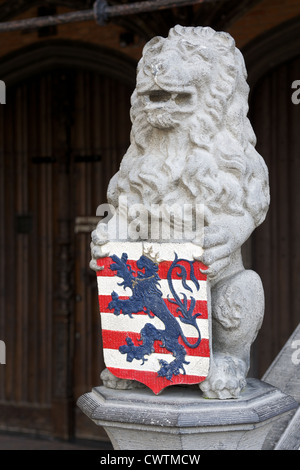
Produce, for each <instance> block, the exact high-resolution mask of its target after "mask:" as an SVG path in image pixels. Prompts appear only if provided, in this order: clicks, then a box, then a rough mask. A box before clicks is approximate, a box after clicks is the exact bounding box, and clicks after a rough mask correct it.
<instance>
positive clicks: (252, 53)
mask: <svg viewBox="0 0 300 470" xmlns="http://www.w3.org/2000/svg"><path fill="white" fill-rule="evenodd" d="M299 28H300V16H298V17H297V18H293V19H292V20H290V21H287V22H285V23H283V24H281V25H279V26H277V27H276V28H274V29H271V30H270V31H267V32H266V33H264V34H262V35H260V36H259V37H258V38H256V39H254V40H253V41H251V42H250V43H249V44H248V45H247V46H245V47H244V48H243V49H242V53H243V55H244V58H245V62H246V66H247V71H248V83H249V86H250V92H252V91H253V89H254V87H255V85H256V84H257V82H258V81H259V79H260V78H262V77H263V76H264V75H265V74H266V73H267V72H268V71H269V70H270V69H272V68H274V67H276V66H278V65H280V64H282V63H284V62H287V61H289V60H290V59H293V58H294V57H296V56H298V55H299V51H300V36H299Z"/></svg>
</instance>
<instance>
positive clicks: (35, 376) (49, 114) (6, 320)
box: [0, 68, 132, 438]
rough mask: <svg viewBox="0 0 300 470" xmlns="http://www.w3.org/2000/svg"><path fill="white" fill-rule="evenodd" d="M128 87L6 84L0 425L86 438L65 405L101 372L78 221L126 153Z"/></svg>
mask: <svg viewBox="0 0 300 470" xmlns="http://www.w3.org/2000/svg"><path fill="white" fill-rule="evenodd" d="M131 91H132V90H131V89H130V87H129V86H128V85H123V84H122V83H121V82H119V81H118V80H117V79H113V78H110V77H107V76H103V75H102V74H101V73H100V72H92V71H83V70H78V69H70V68H69V69H61V68H60V69H57V70H52V71H49V72H45V73H43V74H41V75H39V76H35V77H32V78H30V79H28V80H27V81H26V82H22V83H20V84H17V85H15V86H14V87H12V88H8V93H7V104H6V105H5V106H1V108H0V164H1V168H0V191H1V198H0V216H1V225H0V250H1V256H0V286H1V288H0V305H1V315H0V339H1V340H2V341H5V344H6V365H5V366H4V365H1V366H0V429H13V430H26V431H28V432H38V433H46V434H51V435H55V436H59V437H64V438H67V437H70V436H72V435H76V436H78V437H90V436H91V435H92V434H93V433H94V428H93V427H92V426H90V423H88V419H87V418H86V420H85V419H84V418H85V417H84V416H79V414H78V412H77V407H76V400H77V398H78V397H79V396H80V394H82V393H85V392H87V391H89V390H90V389H91V387H92V386H95V385H98V384H100V378H99V374H100V372H101V370H102V368H103V361H102V355H101V336H100V323H99V310H98V304H97V291H96V278H95V274H94V273H93V272H92V271H90V269H89V258H90V254H89V244H90V232H86V231H85V230H86V228H83V226H82V224H80V220H81V221H82V219H80V218H82V217H84V218H86V217H87V216H92V217H93V216H95V215H96V209H97V206H98V205H99V204H101V203H102V202H105V193H106V188H107V183H108V181H109V179H110V177H111V176H112V175H113V173H114V172H115V171H117V169H118V164H119V161H120V159H121V157H122V154H123V153H124V150H125V149H126V147H127V146H128V142H129V132H130V122H129V100H130V94H131ZM84 220H86V219H84ZM78 221H79V222H78ZM95 428H96V427H95ZM97 435H98V437H99V431H97Z"/></svg>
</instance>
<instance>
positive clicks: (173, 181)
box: [108, 26, 269, 225]
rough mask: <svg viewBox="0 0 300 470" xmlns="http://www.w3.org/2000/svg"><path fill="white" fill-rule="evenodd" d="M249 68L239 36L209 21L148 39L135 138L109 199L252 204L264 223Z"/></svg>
mask: <svg viewBox="0 0 300 470" xmlns="http://www.w3.org/2000/svg"><path fill="white" fill-rule="evenodd" d="M246 75H247V74H246V68H245V64H244V59H243V57H242V54H241V53H240V51H239V50H238V49H237V48H236V47H235V43H234V40H233V38H232V37H231V36H230V35H229V34H227V33H223V32H215V31H214V30H213V29H211V28H209V27H181V26H176V27H175V28H173V29H171V30H170V32H169V35H168V37H167V38H162V37H156V38H153V39H152V40H151V41H150V42H149V43H148V44H146V46H145V48H144V51H143V57H142V58H141V60H140V62H139V64H138V68H137V83H136V88H135V90H134V92H133V95H132V99H131V105H132V106H131V120H132V131H131V145H130V147H129V149H128V151H127V153H126V154H125V156H124V158H123V160H122V163H121V166H120V170H119V172H118V173H117V174H116V175H115V177H114V178H113V179H112V181H111V183H110V186H109V189H108V198H109V201H110V202H111V203H113V204H117V198H118V196H119V195H120V194H121V193H125V194H126V195H130V196H131V198H132V199H131V200H132V202H141V203H143V204H146V205H149V204H151V203H173V202H174V201H176V202H178V200H180V201H182V203H185V202H186V203H187V202H191V201H195V200H196V201H199V202H205V204H206V206H207V207H208V209H209V210H210V211H213V212H220V213H222V212H224V211H227V212H230V213H232V214H236V215H239V214H243V213H244V211H249V212H250V213H251V215H252V217H253V219H254V220H255V222H256V225H258V224H259V223H261V222H262V221H263V220H264V218H265V215H266V211H267V208H268V205H269V192H268V173H267V169H266V166H265V164H264V161H263V159H262V158H261V156H260V155H259V154H258V153H257V152H256V150H255V148H254V146H255V144H256V138H255V134H254V132H253V129H252V127H251V125H250V122H249V120H248V118H247V113H248V93H249V87H248V84H247V81H246ZM258 193H259V194H260V197H257V194H258ZM257 201H259V204H258V202H257Z"/></svg>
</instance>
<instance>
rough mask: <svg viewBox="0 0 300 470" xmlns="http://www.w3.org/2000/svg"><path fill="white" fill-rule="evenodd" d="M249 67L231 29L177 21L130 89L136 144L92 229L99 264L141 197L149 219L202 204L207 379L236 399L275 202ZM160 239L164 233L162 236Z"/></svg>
mask: <svg viewBox="0 0 300 470" xmlns="http://www.w3.org/2000/svg"><path fill="white" fill-rule="evenodd" d="M246 75H247V74H246V69H245V64H244V59H243V57H242V54H241V53H240V51H239V50H238V49H237V48H236V47H235V43H234V40H233V38H232V37H231V36H230V35H229V34H227V33H224V32H215V31H214V30H213V29H211V28H209V27H204V28H202V27H181V26H176V27H175V28H173V29H171V30H170V32H169V35H168V37H167V38H161V37H156V38H153V39H152V40H151V41H150V42H149V43H148V44H147V45H146V46H145V48H144V51H143V57H142V59H141V60H140V62H139V65H138V69H137V84H136V89H135V91H134V93H133V95H132V107H131V118H132V133H131V144H130V147H129V149H128V151H127V153H126V154H125V156H124V157H123V160H122V162H121V166H120V170H119V171H118V173H117V174H116V175H114V177H113V178H112V180H111V182H110V184H109V188H108V194H107V196H108V202H109V203H110V204H111V205H112V206H113V207H114V208H115V209H116V212H115V215H114V217H113V218H112V220H111V221H110V222H109V224H108V226H106V225H105V224H104V223H103V222H101V223H100V224H99V225H98V227H97V229H96V230H95V231H94V232H93V234H92V261H91V267H92V268H93V269H97V259H98V258H101V257H103V256H105V244H106V242H107V241H109V240H110V239H111V228H112V227H113V226H114V224H115V220H116V218H118V217H119V218H122V217H123V218H125V219H126V221H127V222H128V223H131V222H133V221H134V214H135V211H134V210H132V209H134V208H136V206H137V205H139V206H142V207H143V208H146V209H147V210H148V212H149V218H150V219H151V223H152V220H153V219H152V215H153V212H154V211H153V205H154V206H155V207H156V208H157V205H158V206H161V205H162V206H163V208H164V215H163V216H162V217H161V218H162V222H164V223H165V219H166V218H167V220H170V217H169V216H170V213H172V208H173V207H174V205H176V210H175V216H177V215H178V213H180V214H181V215H182V213H183V212H182V210H183V208H184V206H186V205H190V207H192V208H193V210H192V211H189V212H188V215H186V214H187V213H184V214H185V216H184V217H186V218H187V221H190V219H191V216H192V215H193V214H195V213H197V211H198V210H199V209H198V208H199V207H200V206H201V211H202V212H203V214H204V229H203V230H201V231H200V232H199V231H198V232H197V231H196V232H195V231H194V230H193V227H194V225H193V224H192V225H191V230H190V234H189V236H190V240H191V241H192V242H193V243H194V244H195V255H194V257H195V258H196V257H197V255H196V246H199V245H201V247H202V248H203V254H202V255H201V256H200V257H199V256H198V257H197V259H199V260H200V261H202V262H203V263H204V264H205V265H206V266H208V269H207V270H206V274H207V276H208V279H209V282H210V285H211V301H212V317H213V325H212V338H213V339H212V342H213V358H212V361H211V367H210V371H209V375H208V377H207V379H206V380H205V381H204V382H202V383H201V385H200V388H201V390H202V392H203V393H204V394H205V396H206V397H209V398H219V399H227V398H238V397H239V396H240V393H241V391H242V390H243V388H244V387H245V384H246V376H247V372H248V369H249V363H250V347H251V344H252V343H253V341H254V339H255V337H256V335H257V333H258V331H259V328H260V326H261V323H262V319H263V314H264V292H263V287H262V284H261V280H260V278H259V276H258V275H257V274H256V273H255V272H253V271H251V270H245V269H244V266H243V261H242V256H241V247H242V245H243V244H244V243H245V241H246V240H247V239H248V238H249V236H250V235H251V233H252V232H253V230H254V229H255V228H256V227H257V226H258V225H260V224H261V223H262V222H263V221H264V219H265V216H266V213H267V210H268V205H269V185H268V171H267V168H266V166H265V163H264V161H263V159H262V157H261V156H260V155H259V154H258V153H257V151H256V150H255V144H256V138H255V135H254V132H253V129H252V127H251V125H250V122H249V120H248V118H247V112H248V92H249V88H248V85H247V82H246ZM121 198H123V199H124V198H125V199H126V202H127V204H128V206H127V209H128V210H127V211H126V212H125V213H124V212H122V211H121V210H120V204H119V201H120V199H121ZM176 211H177V212H176ZM156 217H157V216H156ZM154 218H155V217H154ZM175 218H176V217H175ZM174 224H175V223H174ZM148 228H149V232H147V234H146V235H145V234H144V230H143V236H144V239H146V240H147V241H149V240H151V237H152V233H151V226H149V227H148ZM141 238H142V237H141ZM127 239H130V237H129V236H128V237H127ZM136 240H137V239H135V241H136ZM155 241H158V242H161V243H163V242H164V241H165V240H164V239H163V237H162V236H161V235H159V237H158V239H157V238H156V239H155ZM168 241H169V240H168ZM105 383H106V385H107V386H111V384H115V386H117V385H116V381H113V380H107V382H105Z"/></svg>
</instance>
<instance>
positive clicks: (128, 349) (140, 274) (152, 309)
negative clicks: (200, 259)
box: [108, 253, 201, 381]
mask: <svg viewBox="0 0 300 470" xmlns="http://www.w3.org/2000/svg"><path fill="white" fill-rule="evenodd" d="M111 259H112V261H113V263H112V264H111V265H110V269H111V270H112V271H114V272H116V275H117V276H118V277H120V278H121V279H123V281H122V282H120V283H119V284H118V285H120V286H123V288H124V289H125V288H127V287H129V288H130V289H131V290H132V296H131V297H129V299H120V298H119V296H118V294H117V293H116V292H115V291H113V292H112V293H111V298H112V300H111V302H110V303H109V305H108V308H109V309H110V310H113V313H114V314H115V315H120V314H121V313H122V314H123V315H128V316H129V317H132V314H133V313H138V312H144V313H147V314H148V316H149V317H150V318H153V317H157V318H159V319H160V320H161V321H162V322H163V324H164V326H165V328H164V329H158V328H156V327H155V326H154V325H153V324H151V323H146V324H145V326H144V327H143V328H142V330H141V331H140V339H139V343H140V344H139V345H138V346H136V345H135V344H134V343H133V341H132V339H131V338H130V337H128V336H127V337H126V344H124V345H122V346H120V347H119V351H120V352H121V353H122V354H126V355H127V357H126V359H127V361H129V362H132V361H133V360H134V359H137V360H141V361H142V364H144V362H145V361H147V359H146V357H145V356H147V355H151V354H152V353H153V352H154V342H155V341H160V343H161V347H162V348H165V349H166V350H167V351H169V352H170V353H172V355H173V357H174V360H173V361H172V362H170V363H168V362H167V361H165V360H163V359H160V360H159V365H160V369H159V371H158V376H160V377H165V378H166V379H168V380H170V381H172V377H173V376H176V375H179V374H181V373H182V374H185V373H186V372H185V369H184V365H185V364H189V362H187V361H186V354H187V352H186V348H185V346H187V347H189V348H192V349H194V348H197V347H198V346H199V344H200V342H201V334H200V330H199V327H198V325H197V321H196V320H197V318H198V317H200V316H201V313H198V312H196V313H194V309H195V305H196V301H195V299H194V297H190V299H189V301H188V299H187V296H186V294H185V293H181V295H182V299H180V297H179V295H178V294H177V292H176V291H175V289H174V285H173V279H172V273H173V272H174V270H175V269H176V271H175V273H176V276H177V278H178V277H179V278H180V279H181V283H182V286H183V287H184V289H186V290H188V291H190V292H193V290H192V289H191V287H190V286H189V285H188V284H187V282H186V281H187V276H188V272H187V269H186V267H185V266H186V263H188V265H189V268H188V269H189V280H191V281H192V283H193V284H194V286H195V288H196V289H197V291H198V290H199V282H198V280H197V278H196V276H195V273H194V266H193V263H194V262H193V261H187V260H185V259H178V256H177V254H176V253H175V259H174V261H173V262H172V264H171V266H170V267H169V269H168V272H167V282H168V286H169V289H170V292H171V294H172V297H171V298H169V296H168V299H167V302H170V304H175V306H177V308H176V312H177V314H178V316H179V319H180V321H181V322H182V323H185V324H188V325H191V326H193V327H194V328H195V331H196V335H195V336H196V341H195V343H194V342H193V344H191V343H190V342H189V341H188V340H187V338H186V336H185V335H184V333H183V331H182V328H181V325H180V322H179V321H177V320H176V318H175V317H174V316H173V314H172V313H171V312H170V310H169V309H168V307H167V303H166V302H165V301H164V299H163V294H162V292H161V289H160V284H159V282H160V280H161V279H160V277H159V275H158V263H157V262H155V261H153V260H152V259H150V258H149V257H147V256H145V255H144V254H143V255H142V256H141V257H140V258H139V259H138V260H137V262H136V266H137V268H138V271H137V272H135V271H134V270H133V269H132V268H131V266H130V265H129V264H128V263H127V260H128V256H127V254H126V253H123V254H122V256H121V258H119V257H118V256H116V255H112V256H111ZM182 261H184V265H182V264H180V263H181V262H182ZM180 338H181V340H182V341H181V344H180V342H179V340H180ZM182 343H183V344H184V345H185V346H184V345H183V344H182Z"/></svg>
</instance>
